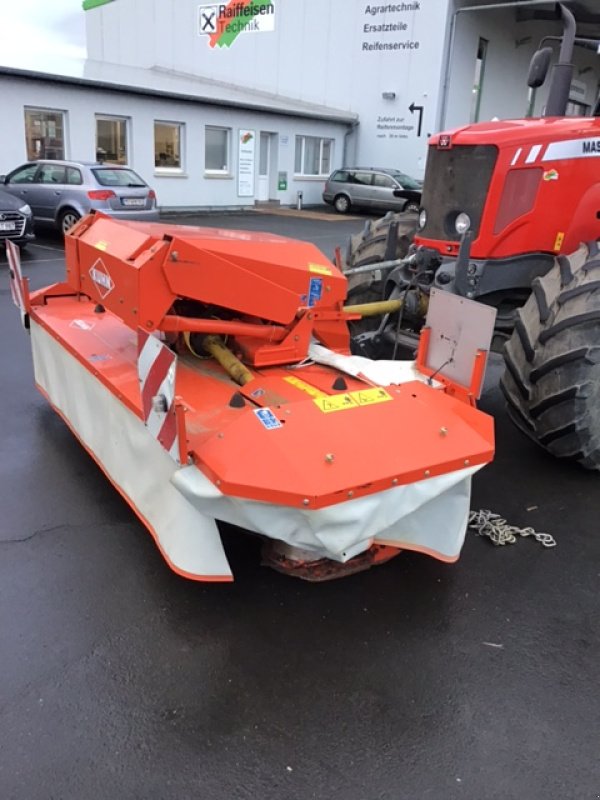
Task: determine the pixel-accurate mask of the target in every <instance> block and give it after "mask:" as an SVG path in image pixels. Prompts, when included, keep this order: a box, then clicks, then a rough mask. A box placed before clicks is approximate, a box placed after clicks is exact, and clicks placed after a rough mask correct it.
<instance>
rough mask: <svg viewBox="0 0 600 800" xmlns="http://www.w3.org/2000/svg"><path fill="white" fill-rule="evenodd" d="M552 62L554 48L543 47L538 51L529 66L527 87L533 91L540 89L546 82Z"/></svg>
mask: <svg viewBox="0 0 600 800" xmlns="http://www.w3.org/2000/svg"><path fill="white" fill-rule="evenodd" d="M551 61H552V48H551V47H542V48H541V50H536V52H535V53H534V54H533V57H532V59H531V63H530V64H529V75H528V76H527V86H529V87H530V88H531V89H539V87H540V86H542V85H543V83H544V81H545V80H546V76H547V75H548V70H549V69H550V62H551Z"/></svg>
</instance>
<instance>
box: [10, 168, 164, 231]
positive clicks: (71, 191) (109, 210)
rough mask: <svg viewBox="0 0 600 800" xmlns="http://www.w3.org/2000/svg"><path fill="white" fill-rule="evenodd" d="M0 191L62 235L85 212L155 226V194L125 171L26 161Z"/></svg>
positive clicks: (135, 176)
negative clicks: (139, 221)
mask: <svg viewBox="0 0 600 800" xmlns="http://www.w3.org/2000/svg"><path fill="white" fill-rule="evenodd" d="M0 186H2V188H3V189H4V190H5V191H7V192H10V194H13V195H15V196H16V197H18V198H20V199H21V200H22V201H23V203H27V204H28V205H29V206H31V210H32V212H33V217H34V219H35V221H36V222H41V223H52V224H54V225H56V227H57V228H58V229H59V230H60V231H62V232H63V233H65V232H66V231H68V230H69V228H71V227H72V226H73V225H74V224H75V223H76V222H77V220H78V219H80V218H81V217H83V216H84V215H85V214H87V213H89V212H90V211H92V210H94V211H102V212H103V213H104V214H108V215H109V216H111V217H116V218H117V219H136V220H145V221H148V222H153V221H155V220H158V218H159V212H158V208H157V206H156V194H155V192H154V190H153V189H151V188H150V187H149V186H148V184H147V183H146V182H145V181H144V180H142V178H140V176H139V175H138V174H137V173H136V172H134V171H133V170H132V169H130V168H129V167H121V166H117V165H115V164H98V163H87V162H85V161H30V162H28V163H27V164H23V165H22V166H20V167H17V169H14V170H13V171H12V172H10V173H9V174H8V175H1V176H0Z"/></svg>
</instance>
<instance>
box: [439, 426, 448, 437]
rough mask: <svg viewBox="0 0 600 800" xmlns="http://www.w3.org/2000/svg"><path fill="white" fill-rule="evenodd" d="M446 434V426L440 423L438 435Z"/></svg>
mask: <svg viewBox="0 0 600 800" xmlns="http://www.w3.org/2000/svg"><path fill="white" fill-rule="evenodd" d="M447 435H448V428H446V426H445V425H442V427H441V428H440V436H447Z"/></svg>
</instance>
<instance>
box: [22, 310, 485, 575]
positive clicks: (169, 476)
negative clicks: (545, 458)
mask: <svg viewBox="0 0 600 800" xmlns="http://www.w3.org/2000/svg"><path fill="white" fill-rule="evenodd" d="M31 337H32V348H33V359H34V368H35V378H36V382H37V384H38V385H39V386H40V388H41V389H42V390H43V391H44V392H45V394H46V395H47V396H48V398H49V399H50V402H51V403H52V404H53V406H54V407H55V408H56V409H57V410H58V411H59V412H60V413H61V415H62V416H63V417H64V419H65V420H66V421H67V422H68V424H69V426H70V427H71V429H72V430H73V431H74V433H75V434H76V435H77V437H78V438H79V439H80V441H81V442H82V443H83V444H84V446H85V447H86V448H87V449H88V450H89V451H90V452H91V453H92V455H93V456H94V458H95V459H96V461H97V462H98V463H99V465H100V466H101V467H102V469H103V470H104V472H105V473H106V474H107V476H108V477H109V478H110V480H111V481H112V482H113V483H114V484H115V486H116V487H117V488H118V489H119V490H120V491H121V492H122V493H123V494H124V495H125V497H126V498H127V499H128V501H129V503H130V504H131V505H132V507H133V508H134V510H135V511H136V512H137V513H138V515H139V516H140V517H141V519H142V520H143V521H144V522H145V524H146V525H147V526H148V528H149V529H150V531H151V532H152V534H153V536H154V537H155V540H156V542H157V545H158V546H159V548H160V550H161V552H162V553H163V555H164V557H165V558H166V560H167V561H168V562H169V563H170V565H171V566H172V567H173V568H174V569H175V570H176V571H177V572H179V573H180V574H182V575H185V576H186V577H190V578H195V579H197V580H231V579H232V576H231V571H230V569H229V565H228V562H227V558H226V555H225V552H224V550H223V546H222V544H221V538H220V535H219V532H218V528H217V525H216V522H215V521H216V520H222V521H224V522H229V523H232V524H234V525H238V526H239V527H241V528H245V529H247V530H249V531H253V532H255V533H260V534H263V535H265V536H267V537H269V538H272V539H277V540H281V541H284V542H286V543H287V544H289V545H291V546H293V547H299V548H301V549H303V550H308V551H310V552H311V553H313V554H314V556H315V558H323V557H325V558H330V559H333V560H336V561H340V562H345V561H348V560H349V559H350V558H352V557H353V556H355V555H357V554H358V553H361V552H363V551H364V550H366V549H368V548H369V547H370V546H371V544H372V543H373V542H380V543H387V544H392V545H394V546H397V547H399V548H401V549H409V550H416V551H420V552H424V553H427V554H429V555H431V556H433V557H435V558H438V559H441V560H443V561H455V560H456V559H457V558H458V555H459V553H460V550H461V547H462V545H463V542H464V537H465V532H466V525H467V518H468V512H469V506H470V502H469V501H470V487H471V475H472V474H473V473H474V472H476V471H477V470H478V469H479V468H480V467H471V468H468V469H462V470H459V471H456V472H452V473H448V474H446V475H442V476H439V477H434V478H428V479H426V480H423V481H418V482H416V483H412V484H409V485H406V486H396V487H393V488H390V489H388V490H386V491H384V492H379V493H377V494H372V495H368V496H365V497H362V498H355V499H352V500H348V501H346V502H343V503H339V504H337V505H333V506H329V507H327V508H323V509H315V510H309V509H304V508H292V507H288V506H281V505H274V504H269V503H260V502H257V501H253V500H245V499H243V498H237V497H231V496H226V495H223V494H222V492H221V491H220V490H219V489H218V487H217V486H215V485H214V484H213V483H212V482H211V481H210V480H209V479H208V478H207V477H206V476H205V475H204V474H203V473H202V472H201V471H200V470H199V469H198V468H197V467H195V466H193V465H192V466H183V467H179V466H178V465H177V464H176V463H175V462H174V461H173V460H172V459H171V458H170V456H169V455H168V453H167V452H166V451H165V450H164V448H163V447H162V446H161V445H160V444H159V443H158V441H157V440H156V439H155V438H154V437H152V436H151V435H150V434H149V432H148V429H147V428H146V426H145V425H144V423H143V421H142V420H141V418H139V417H138V416H136V415H135V414H134V413H133V412H132V411H130V410H129V409H128V408H127V407H126V406H125V405H124V404H123V403H122V402H120V401H119V400H118V399H117V398H116V397H115V396H114V395H113V394H112V392H110V391H109V390H108V389H107V388H106V387H105V386H104V385H103V384H102V383H101V382H100V381H99V380H98V379H97V378H95V377H94V376H93V375H92V374H91V373H90V372H88V370H87V369H86V368H85V367H84V366H83V365H82V364H81V363H80V362H79V361H78V360H77V359H76V358H75V357H74V356H72V355H71V354H70V353H69V352H68V351H67V350H66V349H65V348H63V347H61V345H60V344H59V343H58V342H56V341H55V340H54V339H53V337H52V336H50V335H49V334H48V333H47V332H46V331H45V330H44V329H43V328H42V327H41V326H40V325H38V324H37V323H35V321H33V320H32V322H31Z"/></svg>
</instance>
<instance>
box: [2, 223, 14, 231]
mask: <svg viewBox="0 0 600 800" xmlns="http://www.w3.org/2000/svg"><path fill="white" fill-rule="evenodd" d="M16 227H17V225H16V223H15V222H0V231H14V230H16Z"/></svg>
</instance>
